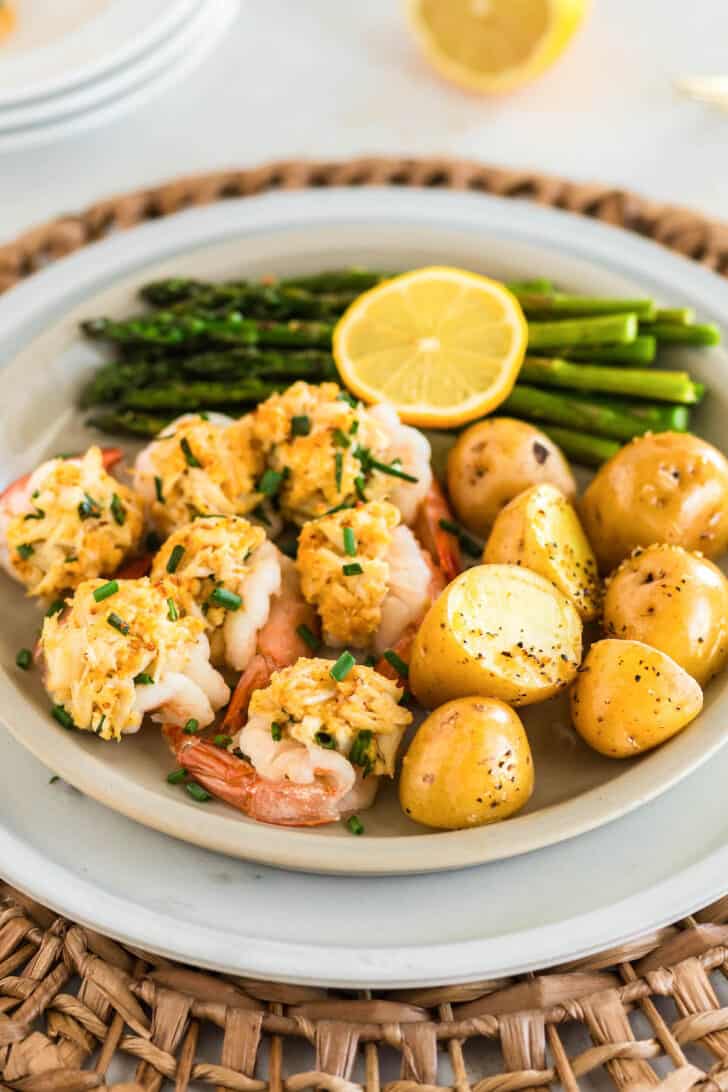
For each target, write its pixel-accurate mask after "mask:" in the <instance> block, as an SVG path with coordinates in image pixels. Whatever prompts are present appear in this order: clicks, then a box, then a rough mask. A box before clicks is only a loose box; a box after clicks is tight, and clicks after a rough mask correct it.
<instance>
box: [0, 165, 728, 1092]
mask: <svg viewBox="0 0 728 1092" xmlns="http://www.w3.org/2000/svg"><path fill="white" fill-rule="evenodd" d="M385 183H391V184H396V185H407V184H410V185H423V184H424V185H431V186H450V187H453V188H460V189H473V190H482V191H486V192H492V193H497V194H499V195H501V196H511V197H527V198H530V199H533V200H537V201H539V202H541V203H544V204H552V205H556V206H558V207H561V208H565V209H569V210H571V211H576V212H581V213H584V214H587V215H590V216H593V217H595V218H598V219H602V220H605V221H607V222H610V223H615V224H619V225H620V226H623V227H627V228H629V229H631V230H635V231H637V232H639V233H640V234H643V235H647V236H650V237H652V238H653V239H656V240H657V241H659V242H662V243H665V244H667V245H669V246H672V247H673V248H674V249H677V250H679V251H681V252H682V253H683V254H686V255H687V256H689V257H692V258H694V259H696V260H699V261H701V262H703V263H704V264H706V265H708V266H710V267H711V268H713V269H717V270H718V271H720V272H725V271H726V269H728V230H727V229H726V228H725V227H724V226H722V225H717V224H714V223H711V222H710V221H707V220H705V219H702V218H700V217H697V216H695V215H694V214H691V213H689V212H687V211H685V210H680V209H674V208H668V207H665V206H658V205H652V204H647V203H646V202H643V201H641V200H639V199H637V198H635V197H633V196H631V195H629V194H625V193H623V192H621V191H615V190H608V189H605V188H603V187H596V186H580V185H573V184H570V183H566V182H559V181H557V180H555V179H547V178H543V177H541V176H534V175H531V174H524V173H519V172H509V171H501V170H494V169H491V168H486V167H482V166H477V165H474V164H466V163H452V162H450V161H439V160H438V161H433V160H427V161H413V160H359V161H355V162H350V163H345V164H302V163H293V164H279V165H273V166H269V167H264V168H260V169H258V170H253V171H242V172H241V171H235V172H221V173H217V174H214V175H208V176H203V177H199V178H195V179H190V180H185V181H181V182H176V183H172V184H170V185H167V186H162V187H159V188H156V189H153V190H148V191H144V192H142V193H136V194H132V195H129V196H126V197H122V198H117V199H113V200H111V201H109V202H106V203H103V204H101V205H97V206H95V207H94V208H93V209H90V210H88V211H87V212H86V213H84V214H82V215H80V216H73V217H63V218H61V219H59V220H57V221H55V222H53V223H52V224H49V225H45V226H44V227H42V228H39V229H36V230H34V231H31V232H28V233H27V234H26V235H24V236H23V237H21V238H20V239H19V240H17V241H16V242H14V243H11V244H9V245H7V246H5V247H0V288H2V287H9V286H10V285H12V284H13V283H15V282H17V281H18V280H20V279H21V278H23V277H26V276H28V275H30V274H31V273H32V272H34V271H35V270H36V269H38V268H40V267H42V266H43V265H44V264H46V263H47V262H48V261H52V260H53V259H54V258H56V257H60V256H62V255H64V254H66V253H69V252H71V251H72V250H75V249H77V248H78V247H80V246H83V245H85V244H86V243H87V242H91V241H93V240H95V239H97V238H100V237H102V236H104V235H106V234H108V233H110V232H111V231H113V230H115V229H118V228H123V227H127V226H133V225H134V224H136V223H139V222H141V221H143V220H145V219H150V218H153V217H157V216H160V215H166V214H168V213H171V212H176V211H178V210H179V209H181V208H184V207H187V206H190V205H195V204H205V203H209V202H211V201H213V200H219V199H222V198H224V197H228V196H230V197H239V196H244V195H247V194H252V193H259V192H262V191H264V190H266V189H271V188H286V189H291V188H300V187H302V186H306V185H316V186H324V185H337V186H340V185H363V184H378V185H381V184H385ZM1 870H2V863H1V862H0V871H1ZM4 907H5V908H4V910H0V1008H1V1009H2V1013H3V1014H4V1015H3V1016H0V1080H2V1081H3V1082H4V1084H3V1085H0V1090H1V1089H2V1088H17V1089H22V1090H27V1092H36V1090H38V1092H46V1090H47V1092H55V1090H56V1089H58V1090H67V1092H74V1090H75V1089H79V1090H80V1089H86V1088H96V1087H103V1086H104V1085H105V1083H106V1074H108V1073H111V1072H113V1071H115V1069H114V1066H115V1063H116V1060H117V1059H118V1058H119V1057H125V1058H128V1057H131V1058H132V1059H134V1058H135V1059H137V1060H138V1063H139V1064H138V1068H137V1072H136V1082H137V1085H136V1087H141V1088H145V1089H158V1088H160V1087H161V1085H162V1083H163V1081H164V1079H165V1078H167V1079H169V1080H171V1081H172V1082H173V1083H174V1084H175V1086H176V1087H177V1088H178V1089H186V1088H188V1087H190V1082H191V1081H192V1080H194V1081H198V1082H201V1083H200V1087H203V1086H205V1085H217V1086H218V1087H221V1088H231V1089H243V1090H245V1092H263V1090H264V1089H266V1088H268V1087H270V1088H271V1089H273V1090H277V1089H279V1088H282V1087H285V1088H287V1089H288V1090H290V1092H298V1090H299V1089H303V1088H308V1087H317V1086H319V1087H320V1086H323V1087H327V1088H329V1089H331V1090H332V1092H348V1090H349V1089H352V1090H353V1089H355V1088H359V1087H361V1085H362V1084H363V1085H365V1086H366V1088H367V1090H368V1092H369V1090H371V1092H378V1090H379V1088H380V1085H381V1081H382V1077H383V1076H385V1077H386V1076H387V1074H388V1071H389V1070H390V1069H391V1049H392V1048H393V1049H394V1051H395V1052H397V1053H398V1054H399V1055H401V1079H400V1080H399V1081H398V1082H395V1083H394V1084H393V1085H390V1088H391V1089H392V1092H395V1090H396V1092H415V1090H424V1092H430V1090H433V1092H434V1090H435V1089H438V1088H448V1087H454V1088H456V1089H457V1090H458V1092H460V1090H463V1092H466V1090H468V1089H469V1088H471V1087H472V1088H473V1089H474V1090H475V1092H501V1090H503V1092H510V1090H514V1092H515V1090H516V1089H527V1088H538V1087H543V1086H547V1085H550V1084H554V1083H557V1082H561V1083H562V1084H563V1085H564V1086H565V1087H567V1088H568V1089H570V1090H573V1089H575V1088H576V1087H577V1086H578V1085H577V1082H578V1078H579V1077H581V1076H585V1075H586V1074H593V1073H601V1072H605V1073H606V1074H608V1075H609V1077H611V1079H612V1082H613V1083H614V1084H616V1086H617V1087H618V1088H630V1089H632V1088H637V1087H647V1086H654V1085H657V1084H660V1083H661V1078H662V1083H664V1084H665V1085H666V1086H669V1087H670V1089H671V1090H672V1089H673V1088H674V1089H676V1090H678V1092H679V1090H682V1089H688V1088H691V1087H693V1086H694V1085H696V1084H698V1083H711V1084H712V1085H713V1087H715V1088H716V1089H717V1088H725V1087H727V1086H728V1038H727V1037H726V1034H725V1030H724V1029H728V1010H723V1009H722V1008H721V1007H720V1002H719V1000H718V996H717V993H716V992H715V988H714V987H716V988H717V986H718V979H719V977H720V975H721V973H722V971H723V968H724V966H725V964H726V949H725V948H724V947H723V945H728V927H724V926H723V925H722V922H723V921H724V920H728V900H725V899H724V900H721V901H720V902H719V903H717V904H714V905H713V906H712V907H710V908H708V909H707V910H706V911H704V912H703V913H702V914H700V915H698V916H697V919H692V918H691V919H688V920H687V921H685V922H682V923H680V924H679V925H677V926H673V927H670V928H668V929H664V930H661V931H660V932H659V933H656V934H653V935H651V936H650V937H647V938H643V939H642V940H640V941H638V942H635V943H633V944H630V945H627V946H624V947H622V948H620V949H619V950H613V951H611V952H607V953H603V954H602V955H601V956H600V957H598V958H595V957H593V958H591V959H590V960H588V961H582V962H581V963H579V964H573V965H570V966H569V967H566V968H561V970H557V971H551V972H550V973H549V974H543V975H540V976H538V977H534V976H532V975H531V976H527V977H526V978H524V979H522V980H520V981H518V980H500V981H497V982H486V983H479V984H477V985H469V986H467V987H452V988H444V989H432V990H419V991H409V992H407V993H405V994H399V995H396V996H395V995H389V996H388V997H386V998H380V999H373V998H371V997H370V996H369V995H368V994H365V995H362V996H360V997H354V996H351V995H349V996H343V995H342V994H340V993H335V992H332V991H324V990H318V989H310V988H300V987H287V986H271V985H265V984H262V983H251V982H248V981H243V980H239V979H238V980H231V979H230V978H229V977H226V976H221V975H218V976H215V975H210V974H206V973H201V972H197V971H190V970H187V969H184V968H180V967H174V966H172V965H171V964H169V963H168V962H167V961H165V960H162V959H160V958H159V957H155V956H150V955H147V954H145V953H141V952H138V951H131V950H129V949H124V948H122V947H120V946H119V945H117V944H115V943H114V942H112V941H109V940H107V939H105V938H103V937H100V936H99V935H98V934H95V933H93V932H92V931H91V930H88V929H82V928H81V927H79V926H77V925H73V924H72V923H70V922H66V921H63V920H61V919H56V918H55V917H54V915H52V914H51V913H50V912H49V911H47V910H44V909H43V908H42V907H39V906H37V905H36V904H34V903H31V902H30V901H29V900H28V899H27V898H25V897H24V896H22V895H19V894H18V893H17V892H14V891H12V890H11V889H9V888H6V889H5V900H4ZM711 975H712V976H713V978H712V982H711V978H710V976H711ZM662 999H667V1001H666V1002H665V1001H663V1000H662ZM638 1010H641V1014H642V1015H641V1016H639V1015H636V1016H634V1017H633V1016H632V1013H635V1014H637V1013H638ZM559 1025H565V1028H564V1029H563V1030H564V1032H565V1034H563V1035H562V1034H561V1033H560V1031H559ZM575 1025H577V1026H578V1028H577V1030H578V1031H579V1033H580V1036H581V1039H582V1043H581V1044H579V1035H577V1036H576V1037H575V1036H574V1034H573V1032H574V1026H575ZM215 1028H221V1029H222V1030H223V1032H224V1034H223V1038H222V1044H221V1045H220V1042H219V1035H218V1036H217V1037H214V1036H210V1035H209V1034H208V1031H209V1029H215ZM203 1029H204V1031H205V1034H204V1036H203V1039H202V1044H201V1045H200V1043H199V1042H198V1039H199V1035H200V1031H201V1030H203ZM589 1040H591V1043H592V1044H593V1045H592V1046H590V1047H587V1048H586V1049H583V1047H584V1044H585V1043H588V1042H589ZM301 1043H304V1044H311V1045H312V1046H313V1047H314V1048H315V1059H312V1060H310V1062H309V1060H308V1059H306V1058H305V1055H304V1056H302V1055H301V1051H300V1050H299V1049H297V1048H298V1047H299V1046H300V1044H301ZM486 1043H488V1044H491V1045H492V1046H498V1047H499V1049H498V1050H497V1051H495V1052H491V1054H490V1057H489V1060H488V1061H487V1063H484V1061H483V1056H482V1054H480V1053H479V1054H478V1057H477V1062H476V1057H475V1055H476V1048H481V1047H482V1046H483V1044H486ZM565 1043H566V1044H567V1045H566V1046H565V1045H564V1044H565ZM284 1044H287V1045H286V1052H285V1060H284ZM463 1044H464V1045H463ZM99 1048H100V1049H99ZM294 1055H295V1057H294ZM266 1056H267V1059H268V1061H267V1065H266V1064H265V1058H266ZM208 1057H214V1058H215V1059H219V1064H215V1063H213V1062H208V1061H205V1060H203V1058H208ZM112 1062H113V1063H114V1066H112ZM711 1063H715V1064H714V1065H712V1064H711ZM484 1065H485V1067H486V1071H487V1072H489V1073H490V1074H491V1075H489V1076H485V1077H480V1079H478V1078H477V1077H476V1076H475V1074H476V1073H477V1072H478V1071H482V1070H483V1067H484ZM110 1067H112V1068H111V1069H110ZM256 1067H257V1068H256ZM706 1069H710V1076H709V1077H708V1075H707V1074H706V1072H705V1070H706ZM286 1071H287V1072H288V1073H289V1074H290V1075H288V1076H284V1073H285V1072H286ZM266 1072H267V1077H265V1079H264V1078H263V1076H262V1074H263V1073H266ZM438 1082H439V1083H438ZM116 1087H117V1088H118V1089H119V1090H121V1088H122V1086H121V1085H117V1086H116ZM124 1087H125V1088H131V1087H132V1086H131V1085H126V1086H124Z"/></svg>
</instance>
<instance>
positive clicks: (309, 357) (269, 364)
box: [180, 346, 337, 382]
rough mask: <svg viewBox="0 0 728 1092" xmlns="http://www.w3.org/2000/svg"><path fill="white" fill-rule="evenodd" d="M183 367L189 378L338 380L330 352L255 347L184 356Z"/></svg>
mask: <svg viewBox="0 0 728 1092" xmlns="http://www.w3.org/2000/svg"><path fill="white" fill-rule="evenodd" d="M180 367H181V369H182V371H184V372H187V373H188V374H190V375H195V376H213V377H214V376H223V375H224V376H226V377H228V378H237V379H243V378H245V377H246V376H250V375H260V376H262V377H265V376H271V375H275V376H287V377H288V378H290V379H291V380H293V379H310V380H311V382H320V381H321V380H324V379H336V377H337V371H336V365H335V364H334V358H333V357H332V356H331V354H330V353H327V352H324V351H322V350H318V349H299V350H295V349H292V350H290V351H289V352H275V351H273V350H270V349H257V348H255V347H254V346H251V347H250V348H247V347H234V348H232V349H211V350H210V351H209V352H206V353H195V354H194V355H193V356H188V357H183V358H182V359H181V361H180Z"/></svg>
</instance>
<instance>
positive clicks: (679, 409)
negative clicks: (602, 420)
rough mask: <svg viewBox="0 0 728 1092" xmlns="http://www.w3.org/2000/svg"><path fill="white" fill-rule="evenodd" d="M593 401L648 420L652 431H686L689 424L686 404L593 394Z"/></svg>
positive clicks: (688, 410)
mask: <svg viewBox="0 0 728 1092" xmlns="http://www.w3.org/2000/svg"><path fill="white" fill-rule="evenodd" d="M594 401H595V402H599V403H600V404H601V405H604V406H611V408H612V409H614V410H618V411H619V412H620V413H631V414H632V415H633V416H634V417H640V418H642V419H643V420H645V421H649V425H650V428H651V429H652V431H653V432H687V430H688V426H689V425H690V409H689V407H688V406H683V405H679V404H675V405H670V404H667V403H655V402H636V401H632V400H631V399H626V398H605V397H603V396H600V395H595V396H594Z"/></svg>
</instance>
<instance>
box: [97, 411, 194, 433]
mask: <svg viewBox="0 0 728 1092" xmlns="http://www.w3.org/2000/svg"><path fill="white" fill-rule="evenodd" d="M171 420H173V417H172V416H170V415H167V416H160V417H157V416H155V415H153V414H150V413H134V412H131V411H125V410H109V411H108V412H107V413H96V414H94V415H93V416H92V417H89V418H88V420H87V421H86V424H87V425H91V426H92V428H97V429H99V430H100V431H101V432H112V433H121V434H122V435H126V436H156V435H157V434H158V433H160V432H161V431H162V429H164V428H166V427H167V425H168V424H169V422H170V421H171Z"/></svg>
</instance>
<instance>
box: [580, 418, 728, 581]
mask: <svg viewBox="0 0 728 1092" xmlns="http://www.w3.org/2000/svg"><path fill="white" fill-rule="evenodd" d="M581 519H582V523H583V524H584V530H585V531H586V534H587V537H588V539H589V541H590V542H591V543H592V545H593V547H594V551H595V553H596V555H597V560H598V562H599V565H600V567H601V569H602V571H603V572H608V571H609V570H610V569H613V568H614V567H615V566H616V565H618V564H619V563H620V561H622V560H623V559H624V558H625V557H628V556H629V554H631V553H632V550H633V549H634V548H635V546H651V545H652V544H653V542H667V543H669V544H670V545H671V546H684V547H685V549H686V550H701V551H702V552H703V553H704V554H705V555H706V556H708V557H716V556H717V555H718V554H721V553H722V552H723V551H724V550H725V548H726V546H727V545H728V460H727V459H726V458H725V456H724V455H722V454H721V453H720V451H718V450H717V448H714V447H713V446H712V445H711V444H708V443H706V442H705V440H701V439H699V437H697V436H691V435H690V434H689V433H682V432H656V433H647V435H645V436H639V437H638V438H637V439H635V440H632V441H631V443H629V444H627V445H626V446H625V447H623V448H622V450H621V451H618V452H617V454H616V455H614V456H613V457H612V458H611V459H610V460H609V462H607V463H605V464H604V466H603V467H602V468H601V469H600V470H599V471H598V473H597V474H596V475H595V476H594V478H593V479H592V481H591V483H590V485H589V487H588V488H587V490H586V492H585V493H584V496H583V498H582V502H581Z"/></svg>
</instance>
